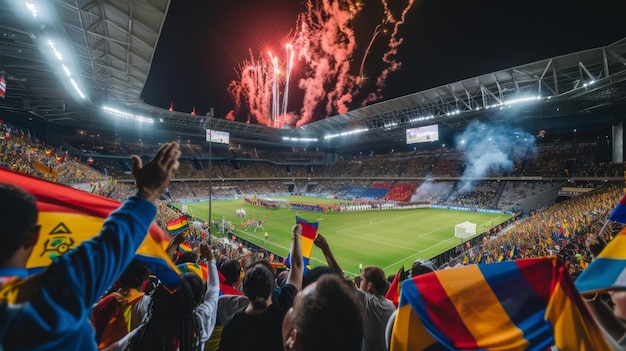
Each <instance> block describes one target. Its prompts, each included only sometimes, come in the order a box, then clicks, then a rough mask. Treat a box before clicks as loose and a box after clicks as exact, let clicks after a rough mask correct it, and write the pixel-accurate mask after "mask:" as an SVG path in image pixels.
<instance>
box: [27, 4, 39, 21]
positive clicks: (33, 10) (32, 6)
mask: <svg viewBox="0 0 626 351" xmlns="http://www.w3.org/2000/svg"><path fill="white" fill-rule="evenodd" d="M26 8H27V9H28V11H30V13H31V14H32V15H33V18H34V19H37V13H38V11H37V6H35V4H33V3H30V2H27V3H26Z"/></svg>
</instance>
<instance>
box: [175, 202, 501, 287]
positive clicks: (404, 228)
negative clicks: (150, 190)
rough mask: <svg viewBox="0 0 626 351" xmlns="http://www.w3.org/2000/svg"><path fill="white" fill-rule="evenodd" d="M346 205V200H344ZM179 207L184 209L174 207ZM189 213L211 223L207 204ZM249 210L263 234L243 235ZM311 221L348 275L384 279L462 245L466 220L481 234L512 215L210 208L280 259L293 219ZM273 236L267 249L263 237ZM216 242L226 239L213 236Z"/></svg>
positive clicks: (316, 259)
mask: <svg viewBox="0 0 626 351" xmlns="http://www.w3.org/2000/svg"><path fill="white" fill-rule="evenodd" d="M279 198H281V199H286V200H287V201H295V202H307V203H318V204H329V203H340V202H341V200H333V199H324V198H312V197H304V196H287V197H279ZM344 202H345V201H344ZM174 205H175V206H176V207H178V208H180V207H181V204H174ZM186 205H187V207H188V210H187V212H188V214H190V215H194V216H195V217H196V219H200V220H202V221H207V220H208V218H209V203H208V202H193V203H186ZM240 208H243V209H245V210H246V214H247V218H248V219H249V218H252V216H256V219H257V220H259V219H262V218H263V217H264V216H267V221H266V222H265V226H264V228H263V229H261V228H259V229H258V230H257V231H256V232H254V230H253V229H248V230H247V231H245V230H242V229H241V226H240V223H241V218H240V217H237V216H236V210H237V209H240ZM296 215H297V216H299V217H302V218H304V219H306V220H307V221H316V220H319V228H318V232H319V233H321V234H322V235H324V237H325V238H326V240H327V241H328V244H329V245H330V247H331V249H332V251H333V253H334V255H335V258H336V259H337V261H338V263H339V265H340V266H341V268H342V269H343V270H344V272H346V273H348V274H350V275H357V274H358V272H359V263H362V264H363V266H367V265H376V266H379V267H382V268H383V269H384V270H385V273H386V274H393V273H395V272H396V271H397V270H398V269H399V268H400V267H401V266H402V265H404V267H405V269H409V268H410V267H411V265H412V263H413V261H415V260H416V259H418V258H431V257H434V256H436V255H438V254H440V253H442V252H445V251H447V250H449V249H451V248H453V247H455V246H457V245H459V244H461V239H459V238H455V237H454V226H455V225H456V224H459V223H463V222H465V221H469V222H471V223H476V224H477V226H476V231H477V232H479V233H480V232H482V231H484V229H485V228H488V227H489V226H491V225H492V224H493V225H496V226H497V225H498V224H500V223H502V222H504V221H506V220H507V219H509V218H510V215H508V214H489V213H477V212H469V211H454V210H445V209H434V208H421V209H411V210H384V211H378V210H376V211H365V212H345V213H319V212H305V211H294V210H290V209H266V208H262V207H257V206H253V205H250V204H247V203H245V201H244V199H243V198H242V199H238V200H216V201H213V202H212V204H211V219H212V220H216V221H221V220H225V221H229V222H232V223H233V224H234V225H235V234H236V235H238V236H240V237H242V238H244V239H246V240H248V241H250V242H253V243H255V244H257V245H259V246H262V247H265V248H266V249H268V250H269V251H272V252H275V253H276V254H278V255H280V256H286V255H287V254H288V253H289V247H290V244H291V233H290V232H291V228H292V227H293V225H294V224H295V217H296ZM266 231H267V232H268V233H269V239H268V242H267V244H264V242H263V241H264V240H263V239H264V238H263V236H264V233H265V232H266ZM212 234H213V235H215V236H217V237H223V236H224V235H223V234H220V233H215V232H213V233H212ZM325 264H326V261H325V259H324V255H323V254H322V251H321V250H320V249H319V248H317V247H314V248H313V253H312V255H311V265H312V266H313V267H315V266H319V265H325Z"/></svg>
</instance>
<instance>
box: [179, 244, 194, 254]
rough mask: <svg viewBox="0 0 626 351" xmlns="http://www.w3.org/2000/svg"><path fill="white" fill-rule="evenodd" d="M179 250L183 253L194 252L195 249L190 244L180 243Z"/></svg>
mask: <svg viewBox="0 0 626 351" xmlns="http://www.w3.org/2000/svg"><path fill="white" fill-rule="evenodd" d="M178 251H180V252H181V253H183V252H192V251H193V249H192V248H191V245H190V244H188V243H182V244H180V245H178Z"/></svg>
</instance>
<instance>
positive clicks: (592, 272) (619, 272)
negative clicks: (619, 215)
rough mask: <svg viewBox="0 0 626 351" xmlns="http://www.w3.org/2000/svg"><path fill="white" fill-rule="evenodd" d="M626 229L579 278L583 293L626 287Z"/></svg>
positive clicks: (578, 286)
mask: <svg viewBox="0 0 626 351" xmlns="http://www.w3.org/2000/svg"><path fill="white" fill-rule="evenodd" d="M625 245H626V229H622V231H621V232H620V233H619V234H618V235H616V236H615V238H613V240H611V241H610V242H609V243H608V245H607V246H606V247H605V248H604V249H603V250H602V252H600V254H599V255H598V257H596V259H595V260H593V261H591V263H590V264H589V267H587V269H585V270H584V271H583V272H582V273H581V274H580V276H578V279H576V287H577V288H578V291H580V292H581V293H583V294H586V293H593V292H601V291H604V290H608V289H614V288H619V289H624V288H626V250H624V247H626V246H625Z"/></svg>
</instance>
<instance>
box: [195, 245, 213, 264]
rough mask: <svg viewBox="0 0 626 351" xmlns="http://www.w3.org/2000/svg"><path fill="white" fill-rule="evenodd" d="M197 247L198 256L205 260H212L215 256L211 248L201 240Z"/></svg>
mask: <svg viewBox="0 0 626 351" xmlns="http://www.w3.org/2000/svg"><path fill="white" fill-rule="evenodd" d="M198 247H199V248H200V256H201V257H202V258H204V259H206V260H207V261H213V259H214V258H215V256H214V255H213V250H212V249H211V247H210V246H209V244H208V243H206V242H201V243H200V246H198Z"/></svg>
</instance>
